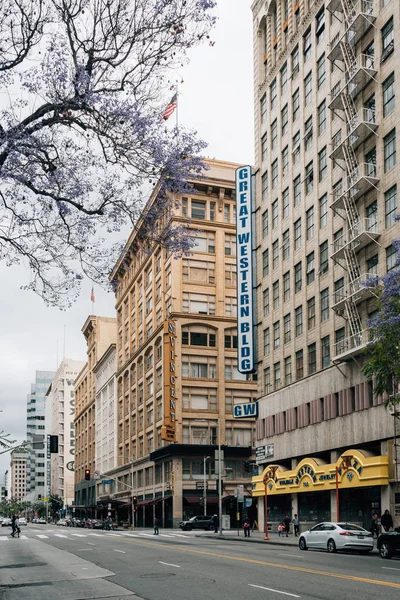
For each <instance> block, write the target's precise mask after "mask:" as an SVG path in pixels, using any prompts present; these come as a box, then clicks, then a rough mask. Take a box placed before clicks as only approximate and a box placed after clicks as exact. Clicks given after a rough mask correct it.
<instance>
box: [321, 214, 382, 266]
mask: <svg viewBox="0 0 400 600" xmlns="http://www.w3.org/2000/svg"><path fill="white" fill-rule="evenodd" d="M379 235H380V233H379V229H378V222H377V220H376V219H375V218H373V217H365V218H364V219H359V220H358V221H356V222H355V223H354V225H353V226H352V227H350V228H349V230H348V231H347V233H345V232H343V233H342V235H341V236H340V237H338V238H337V239H335V240H334V241H333V253H332V258H334V259H338V258H343V257H344V252H345V250H346V247H348V246H351V248H352V249H353V250H355V251H356V252H358V251H359V250H361V248H364V247H365V246H366V245H367V244H369V243H370V242H372V241H375V240H377V239H378V237H379Z"/></svg>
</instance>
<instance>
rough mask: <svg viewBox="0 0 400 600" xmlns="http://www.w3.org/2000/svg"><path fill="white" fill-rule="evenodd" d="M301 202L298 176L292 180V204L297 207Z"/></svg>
mask: <svg viewBox="0 0 400 600" xmlns="http://www.w3.org/2000/svg"><path fill="white" fill-rule="evenodd" d="M300 202H301V179H300V175H297V177H296V178H295V179H294V180H293V204H294V206H295V207H296V206H298V205H299V204H300Z"/></svg>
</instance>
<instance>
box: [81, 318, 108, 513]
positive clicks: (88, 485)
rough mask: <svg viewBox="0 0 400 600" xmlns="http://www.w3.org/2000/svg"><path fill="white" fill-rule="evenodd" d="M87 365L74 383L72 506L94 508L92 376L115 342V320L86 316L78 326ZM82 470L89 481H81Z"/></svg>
mask: <svg viewBox="0 0 400 600" xmlns="http://www.w3.org/2000/svg"><path fill="white" fill-rule="evenodd" d="M82 333H83V335H84V337H85V339H86V343H87V357H88V358H87V363H86V364H85V365H84V366H83V368H82V369H81V371H80V372H79V374H78V376H77V378H76V380H75V419H74V422H75V505H76V506H78V507H84V508H85V510H86V508H91V509H95V508H96V483H95V479H94V478H95V476H96V471H97V469H96V465H95V446H96V418H95V417H96V404H95V403H96V376H95V367H96V364H97V362H98V361H99V359H100V358H101V357H102V356H103V355H104V353H105V352H106V350H107V349H108V348H109V347H110V345H111V344H115V341H116V336H117V333H116V319H113V318H111V317H96V316H93V315H90V316H89V317H88V318H87V319H86V321H85V324H84V325H83V327H82ZM85 471H89V478H88V479H85Z"/></svg>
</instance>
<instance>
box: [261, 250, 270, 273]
mask: <svg viewBox="0 0 400 600" xmlns="http://www.w3.org/2000/svg"><path fill="white" fill-rule="evenodd" d="M262 262H263V277H267V275H268V273H269V251H268V248H267V249H266V250H264V252H263V254H262Z"/></svg>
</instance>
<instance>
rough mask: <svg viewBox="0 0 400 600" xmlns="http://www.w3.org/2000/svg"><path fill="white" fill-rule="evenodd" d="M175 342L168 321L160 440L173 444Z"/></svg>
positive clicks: (174, 419) (173, 333)
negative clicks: (162, 420)
mask: <svg viewBox="0 0 400 600" xmlns="http://www.w3.org/2000/svg"><path fill="white" fill-rule="evenodd" d="M175 340H176V327H175V323H174V322H173V321H172V320H170V319H169V320H168V321H165V325H164V425H163V427H162V428H161V438H162V439H163V440H165V441H167V442H175V421H176V402H177V398H176V375H175Z"/></svg>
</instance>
